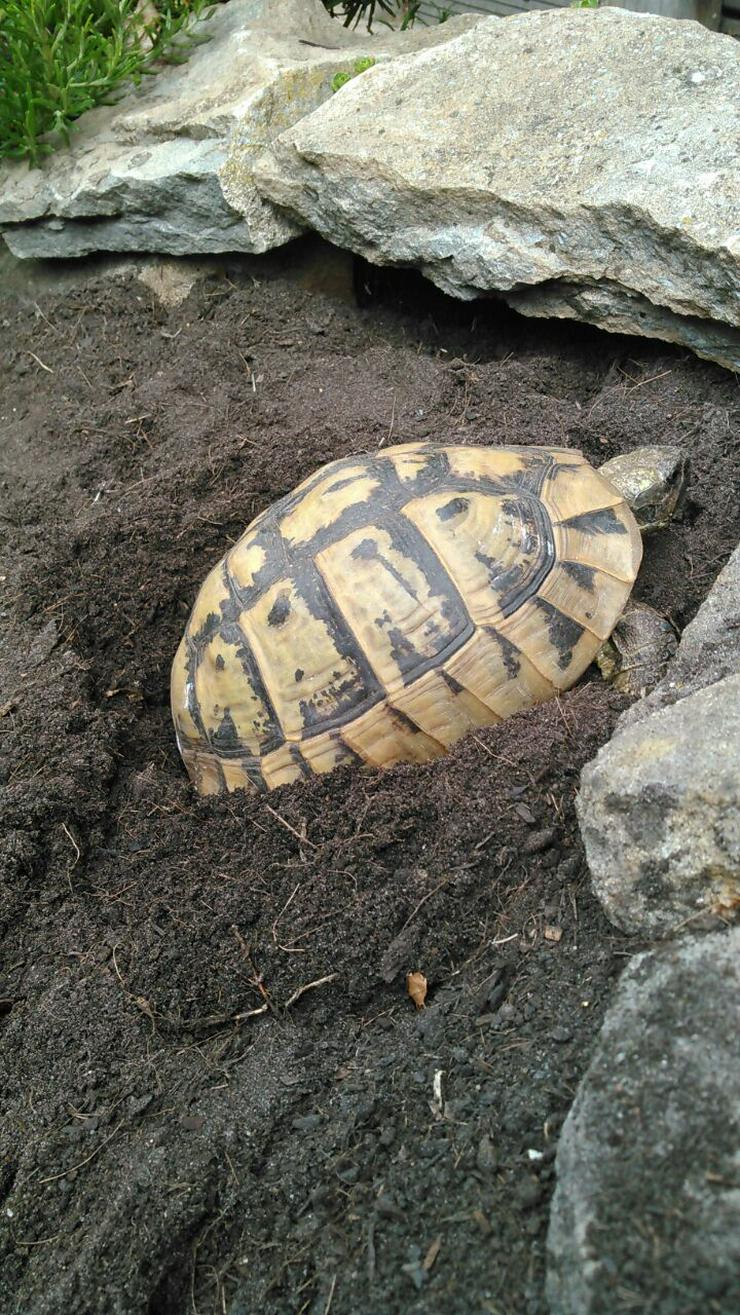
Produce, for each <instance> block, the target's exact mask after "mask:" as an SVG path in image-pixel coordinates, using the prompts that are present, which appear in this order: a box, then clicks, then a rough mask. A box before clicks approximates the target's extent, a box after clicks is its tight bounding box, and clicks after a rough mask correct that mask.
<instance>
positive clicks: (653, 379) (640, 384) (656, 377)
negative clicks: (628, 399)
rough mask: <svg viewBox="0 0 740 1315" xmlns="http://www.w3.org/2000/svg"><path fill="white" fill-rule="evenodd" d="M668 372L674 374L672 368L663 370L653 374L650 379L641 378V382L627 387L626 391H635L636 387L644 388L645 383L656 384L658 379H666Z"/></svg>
mask: <svg viewBox="0 0 740 1315" xmlns="http://www.w3.org/2000/svg"><path fill="white" fill-rule="evenodd" d="M667 374H673V371H672V370H661V372H660V374H651V375H650V378H649V379H641V380H640V382H639V384H633V385H632V387H631V388H627V389H626V392H628V393H634V391H635V389H636V388H644V387H645V384H654V383H655V380H656V379H664V378H665V376H666V375H667Z"/></svg>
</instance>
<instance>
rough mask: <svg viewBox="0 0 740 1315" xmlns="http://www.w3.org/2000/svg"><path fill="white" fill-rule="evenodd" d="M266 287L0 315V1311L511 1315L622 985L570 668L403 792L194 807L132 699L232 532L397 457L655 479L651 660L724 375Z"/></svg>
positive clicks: (629, 949)
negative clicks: (367, 465)
mask: <svg viewBox="0 0 740 1315" xmlns="http://www.w3.org/2000/svg"><path fill="white" fill-rule="evenodd" d="M289 250H290V253H291V255H290V261H288V260H287V259H286V254H285V253H282V254H281V255H279V256H275V257H268V258H262V259H254V260H250V259H248V258H245V259H244V260H241V261H239V262H237V263H234V264H231V265H229V264H226V265H224V266H223V267H222V268H220V269H214V270H212V271H211V272H210V273H208V275H207V276H206V277H203V278H201V279H200V280H199V281H198V282H196V283H195V285H194V287H193V288H192V290H191V291H190V293H189V295H188V296H187V297H186V299H185V300H181V301H180V302H179V303H177V304H172V301H173V300H174V299H170V304H169V305H168V306H167V305H164V304H163V303H162V301H161V300H160V299H159V297H158V296H157V295H156V292H155V291H154V290H153V288H154V287H155V286H156V279H150V281H149V284H143V283H142V282H141V281H140V280H138V279H137V278H135V277H134V276H133V274H132V275H130V276H124V275H119V276H118V277H117V278H116V279H111V278H109V277H107V276H106V274H105V271H104V269H101V268H100V267H93V268H91V269H89V270H88V271H87V272H82V273H80V272H79V271H78V272H77V273H76V274H75V275H74V276H73V277H72V276H69V275H66V276H65V281H64V282H63V283H61V282H60V283H59V284H58V285H57V284H55V282H54V280H53V279H49V278H48V277H44V278H43V279H40V280H39V281H38V282H33V280H32V276H30V275H29V276H26V275H23V277H21V276H20V275H19V274H18V273H17V272H16V273H15V274H14V277H13V278H12V279H8V280H7V281H6V287H5V291H4V293H3V294H2V300H1V301H0V320H2V329H3V339H2V348H1V351H2V364H3V369H2V375H1V377H0V425H1V426H2V432H3V449H2V457H1V462H2V471H1V472H0V481H1V483H0V492H1V495H2V500H1V503H0V511H1V517H0V535H1V536H2V540H3V542H2V559H3V563H4V565H3V567H2V575H3V577H4V578H3V581H2V584H3V591H4V603H3V611H4V617H3V620H4V626H3V633H2V638H0V733H1V734H2V744H3V755H2V764H1V765H0V774H1V793H0V812H1V813H2V831H1V834H2V840H0V855H2V864H3V874H4V878H5V880H4V884H3V893H2V911H1V917H2V923H1V927H2V938H3V939H2V955H1V956H0V957H1V960H2V966H3V978H2V984H1V985H0V1028H1V1029H2V1033H1V1037H0V1045H1V1046H2V1054H3V1065H4V1070H5V1073H4V1081H3V1083H2V1094H1V1095H0V1102H1V1113H2V1117H0V1141H1V1142H2V1151H3V1165H4V1168H3V1170H2V1172H1V1174H0V1192H1V1194H2V1203H1V1209H2V1216H1V1217H2V1221H3V1230H2V1241H1V1242H0V1247H1V1248H2V1257H1V1263H0V1307H1V1308H2V1310H3V1311H7V1312H9V1313H10V1312H16V1311H17V1312H23V1315H47V1313H48V1315H51V1313H52V1312H54V1313H55V1315H56V1313H57V1312H59V1311H61V1310H64V1311H67V1310H69V1311H75V1313H76V1315H182V1313H183V1312H185V1311H189V1312H195V1313H197V1315H206V1313H207V1312H208V1313H210V1312H212V1311H224V1312H227V1313H228V1315H252V1312H254V1311H256V1310H260V1311H263V1312H265V1315H284V1312H286V1311H287V1310H291V1311H296V1312H303V1313H305V1315H326V1312H329V1311H331V1312H332V1315H350V1312H352V1313H353V1315H356V1313H357V1312H361V1313H362V1315H372V1313H374V1312H380V1311H384V1312H385V1311H395V1310H399V1311H400V1310H403V1311H404V1312H408V1313H409V1315H414V1313H416V1315H422V1313H423V1315H428V1312H430V1311H436V1310H440V1311H441V1310H444V1311H445V1312H446V1313H447V1315H457V1313H458V1312H459V1315H463V1313H464V1315H470V1312H473V1311H475V1312H478V1311H480V1312H484V1313H486V1315H518V1312H526V1315H540V1313H543V1315H544V1311H545V1310H546V1306H545V1298H544V1266H545V1233H546V1227H547V1220H548V1209H549V1201H550V1197H551V1194H552V1189H553V1185H554V1184H553V1174H554V1169H553V1160H554V1155H555V1151H556V1148H557V1140H558V1132H559V1128H560V1126H561V1124H562V1121H563V1119H564V1117H565V1115H566V1114H567V1112H568V1109H569V1108H570V1105H571V1103H572V1100H573V1096H574V1093H575V1089H576V1086H577V1083H578V1081H579V1078H580V1076H581V1074H582V1073H583V1071H584V1069H585V1067H586V1066H587V1064H588V1062H589V1059H590V1057H591V1054H592V1051H593V1045H594V1040H595V1037H596V1034H597V1033H598V1029H599V1026H600V1023H601V1020H602V1018H603V1014H604V1011H605V1009H606V1007H607V1006H608V1004H609V1003H610V1001H611V1000H612V999H613V996H614V991H615V983H616V980H617V978H618V976H619V974H620V972H621V971H622V969H623V967H624V966H625V964H626V963H627V962H628V961H629V959H630V958H631V956H632V955H633V954H634V953H636V952H637V951H638V950H640V949H643V948H645V945H644V943H641V942H639V941H637V940H636V939H635V938H629V937H626V936H624V935H622V934H621V933H619V932H618V931H616V930H615V928H614V927H612V926H611V924H610V923H609V922H608V921H607V920H606V918H605V917H604V915H603V913H602V911H601V909H600V907H599V905H598V904H597V902H596V900H595V899H594V897H593V895H592V893H591V889H590V883H589V877H588V872H587V869H586V866H585V862H584V857H583V850H582V846H581V842H580V837H579V832H578V827H577V824H576V818H575V812H574V797H575V792H576V789H577V786H578V778H579V772H580V769H581V767H582V766H583V765H584V764H585V763H586V762H588V761H589V760H590V759H591V758H593V756H594V754H595V753H596V751H597V750H598V748H599V747H600V746H601V745H602V744H604V743H605V742H606V741H607V740H608V738H609V736H610V734H611V731H612V729H613V726H614V724H615V722H616V719H617V717H618V716H619V714H620V712H621V711H622V710H623V708H624V707H625V700H624V698H623V697H621V696H620V695H618V694H616V693H615V692H614V691H613V690H612V689H610V688H609V687H608V686H607V685H605V684H604V682H603V681H602V680H601V678H600V676H599V674H598V672H597V671H596V670H595V669H592V670H590V671H589V672H587V673H586V676H585V677H584V678H583V679H582V680H581V681H580V682H579V684H578V685H577V686H576V688H574V689H573V690H571V691H570V692H569V693H568V694H566V695H565V696H564V697H562V698H561V699H559V700H557V701H554V702H551V703H548V704H545V705H542V706H541V707H539V708H535V709H533V710H531V711H529V712H527V713H524V714H521V715H519V716H516V717H514V718H511V719H510V720H509V721H507V722H504V723H502V724H500V725H499V726H496V727H493V728H490V729H488V730H481V731H480V732H477V733H475V734H473V735H471V736H469V737H468V738H466V739H465V740H463V741H462V742H461V743H460V744H458V745H457V746H456V747H455V749H454V750H453V751H452V752H451V753H450V754H449V755H448V756H447V757H445V758H444V759H441V760H439V761H437V762H434V763H431V764H429V765H427V766H424V767H417V768H414V767H408V766H402V767H397V768H393V769H390V770H388V771H385V772H382V773H377V772H373V771H367V770H356V769H354V770H353V769H346V770H339V771H337V772H335V773H333V774H332V775H331V776H329V777H325V778H321V777H317V778H315V779H313V780H309V781H306V782H302V783H298V784H296V785H292V786H288V787H284V788H282V789H280V790H278V791H275V792H274V793H272V794H270V795H269V796H252V795H247V794H244V793H241V792H240V793H235V794H232V795H229V796H225V797H219V798H215V799H207V800H204V799H199V798H197V797H196V795H195V794H194V792H193V790H192V788H191V786H190V785H189V783H188V781H187V778H186V775H185V772H184V769H183V767H182V764H181V762H180V759H179V755H178V752H177V747H176V744H175V739H174V734H173V730H172V725H171V719H170V712H169V700H168V696H169V669H170V663H171V660H172V656H173V654H174V651H175V649H176V647H177V644H178V642H179V638H180V635H181V633H182V630H183V627H184V624H185V621H186V619H187V615H188V612H189V609H190V606H191V605H192V602H193V599H194V596H195V594H196V592H197V589H198V587H199V585H200V583H201V582H202V580H203V578H204V577H205V575H206V573H207V571H208V570H209V568H210V567H211V566H212V565H213V564H215V562H216V561H217V560H218V559H219V558H220V557H221V556H222V554H223V552H224V550H225V549H226V547H228V545H229V544H230V543H232V542H233V541H234V540H235V539H236V538H237V537H238V536H239V535H240V534H241V533H242V531H243V529H244V527H245V525H246V524H247V522H248V521H249V520H250V519H251V518H252V517H253V516H254V515H256V514H257V513H258V512H259V511H261V510H262V509H263V508H264V507H266V506H267V505H268V504H269V503H270V502H272V501H273V500H275V499H276V498H278V497H280V496H282V495H283V494H285V493H287V492H288V491H289V490H290V489H291V488H293V487H294V486H295V485H296V484H297V483H298V482H299V481H300V480H302V479H304V478H305V477H306V476H308V475H309V474H311V472H312V471H314V470H315V469H316V468H317V467H318V466H320V465H321V464H322V463H324V462H326V461H330V460H332V459H333V458H336V457H342V456H347V455H351V454H355V453H362V452H367V451H373V450H375V449H377V448H378V447H379V446H381V445H388V444H391V443H399V442H404V441H410V440H418V439H424V438H428V439H430V440H433V441H435V442H471V443H494V444H499V443H517V444H548V445H549V444H563V445H565V446H571V447H577V448H579V449H581V450H582V451H583V452H584V453H585V455H586V456H587V457H588V458H589V460H590V461H592V463H593V464H595V465H600V464H601V463H602V462H603V461H605V460H607V459H608V458H609V457H613V456H616V455H617V454H619V453H621V452H628V451H630V450H632V449H633V448H635V447H638V446H643V445H644V444H646V443H671V444H675V445H678V446H681V447H683V448H684V449H685V450H686V452H687V453H688V455H689V456H690V459H691V480H690V491H689V497H688V500H687V502H686V505H685V507H684V509H683V511H682V513H681V515H680V517H679V518H678V519H677V520H676V521H675V522H674V523H672V524H671V525H670V526H669V527H668V528H667V529H666V530H665V531H662V532H661V533H659V534H658V535H656V536H655V537H654V538H653V539H652V540H651V541H650V542H649V543H648V544H647V545H646V553H645V560H644V564H643V567H642V569H641V572H640V576H639V579H638V584H637V587H636V591H635V594H636V596H637V597H638V598H641V599H643V600H644V601H645V602H648V603H650V604H651V605H652V606H654V607H657V608H658V609H659V610H661V611H662V612H663V613H664V614H665V615H666V616H668V617H669V618H670V620H671V621H672V622H673V623H674V624H675V625H676V626H677V627H678V628H679V629H681V628H682V627H683V626H684V625H685V624H686V623H687V622H688V621H689V620H690V619H691V618H692V616H693V615H694V613H695V612H696V610H697V608H698V606H699V605H700V603H701V602H702V600H703V598H704V597H705V596H706V594H707V592H708V590H709V588H710V586H711V584H712V581H713V580H714V578H715V577H716V575H717V573H718V572H719V570H720V569H721V567H722V566H723V564H724V562H725V561H726V559H727V557H728V556H729V554H730V552H731V550H732V548H733V547H734V545H735V543H736V541H737V538H738V508H737V498H736V494H735V492H734V490H736V488H737V482H738V457H737V451H738V447H737V439H736V426H737V416H738V392H737V384H736V381H735V379H734V377H733V376H732V375H731V374H729V373H728V372H726V371H723V370H722V369H720V368H719V367H716V366H713V365H711V364H709V363H707V362H702V361H699V360H697V359H696V358H695V357H693V356H689V355H688V354H685V353H682V352H680V351H678V350H674V349H671V348H668V347H666V346H665V345H662V344H649V343H645V342H642V341H640V342H639V343H636V342H635V341H633V340H630V339H626V338H620V337H614V336H607V335H604V334H600V333H598V332H597V331H592V330H588V329H585V328H580V327H577V326H574V325H572V324H568V325H562V324H557V323H536V324H534V323H532V322H525V321H523V320H520V319H518V318H517V317H516V316H515V315H514V314H513V313H512V312H509V311H506V310H503V309H502V308H501V307H500V306H498V305H497V304H495V303H493V302H473V303H457V302H453V301H451V300H448V299H446V298H445V297H444V296H443V295H442V294H440V293H437V292H435V291H434V290H432V289H430V288H428V287H426V285H424V284H423V283H422V282H421V280H420V279H417V278H416V277H411V276H401V275H398V274H390V273H389V274H385V275H380V274H378V273H377V272H374V271H372V270H370V268H369V267H366V266H364V265H359V264H358V265H356V266H355V269H354V281H353V280H352V279H351V278H350V276H349V275H350V267H349V265H348V264H347V263H346V261H345V258H344V257H340V256H339V255H337V254H336V253H332V252H331V250H330V249H329V248H325V247H321V246H320V245H318V244H316V243H315V242H308V241H307V242H305V243H300V244H298V245H297V246H294V247H292V248H290V249H289ZM288 267H290V269H291V271H292V272H291V273H290V274H289V273H288V272H286V271H287V269H288ZM409 973H421V974H423V975H424V977H425V978H426V979H427V993H426V1000H425V1003H424V1005H423V1007H421V1008H418V1009H417V1008H416V1007H415V1004H414V1002H413V1001H412V999H411V998H410V996H409V994H408V992H407V983H406V977H407V974H409ZM627 1172H629V1164H625V1173H627ZM656 1263H658V1262H657V1261H656ZM707 1309H708V1310H711V1300H710V1301H709V1304H708V1306H707Z"/></svg>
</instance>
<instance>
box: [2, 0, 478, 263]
mask: <svg viewBox="0 0 740 1315" xmlns="http://www.w3.org/2000/svg"><path fill="white" fill-rule="evenodd" d="M475 21H476V20H475V19H470V18H468V19H465V18H461V19H456V20H455V21H454V22H453V23H452V24H451V25H450V24H444V25H443V26H442V27H439V28H433V29H426V30H425V31H421V32H420V33H411V32H409V33H394V32H388V31H387V30H385V32H386V34H385V36H383V37H382V38H380V39H377V40H374V39H373V38H371V37H369V36H368V35H367V33H364V34H363V33H353V32H348V31H346V30H345V29H344V28H343V27H342V26H341V24H340V23H339V22H337V21H335V20H333V19H331V18H330V17H329V15H328V14H327V12H326V10H325V9H324V6H323V4H322V3H321V0H230V3H229V4H227V5H223V6H220V7H218V8H217V9H216V10H215V11H214V14H213V17H212V18H211V19H210V20H209V21H208V22H204V23H202V24H201V31H202V35H203V36H204V37H207V40H205V41H204V43H203V44H202V45H200V46H198V47H197V48H196V49H195V50H194V51H193V53H192V54H191V56H190V58H189V59H188V61H187V63H185V64H182V65H167V66H164V67H163V68H162V69H161V70H160V71H159V72H158V73H157V76H156V77H154V78H146V79H145V80H144V82H143V84H142V86H141V87H140V88H138V89H135V90H132V91H130V92H129V93H128V94H127V95H126V96H125V97H124V98H123V99H122V100H120V101H119V102H118V103H117V104H116V105H113V106H101V107H99V108H98V109H95V110H90V111H89V112H88V113H87V114H85V115H83V116H82V118H81V119H79V120H78V121H77V123H76V124H75V126H74V128H73V132H72V142H71V145H70V147H69V148H68V149H64V150H60V151H57V152H55V154H53V155H51V156H50V157H48V158H47V159H46V160H45V161H44V162H43V164H42V166H41V168H39V169H29V168H28V166H27V165H26V164H14V165H11V166H8V167H6V168H5V169H3V170H0V230H1V231H2V232H3V236H4V238H5V241H6V242H7V244H8V246H9V247H10V249H11V251H12V252H13V253H14V254H15V255H17V256H24V257H29V256H40V257H47V256H82V255H86V254H88V253H89V252H92V251H149V252H163V253H169V254H172V255H187V254H204V253H207V252H223V251H249V252H255V251H266V250H268V249H269V248H270V247H274V246H278V245H280V244H281V243H283V242H285V241H287V240H288V239H289V238H290V237H293V236H295V234H296V233H298V232H300V231H301V225H300V223H298V222H296V221H295V220H294V219H291V218H289V217H288V216H286V215H284V214H278V213H276V212H275V210H274V208H273V207H272V206H271V205H270V204H269V203H267V202H265V201H263V200H262V199H260V197H259V196H258V195H257V193H256V191H255V189H254V187H253V185H252V182H251V174H250V167H249V166H250V161H251V159H252V158H253V157H254V156H256V155H258V154H259V153H260V152H261V151H262V150H263V149H264V147H265V146H266V145H267V143H269V142H270V141H271V140H272V137H273V136H274V135H275V134H276V133H279V132H282V131H283V130H284V129H285V128H287V127H289V126H290V125H291V124H293V123H295V121H296V120H297V119H299V118H300V117H301V115H303V114H307V113H309V112H310V111H311V110H313V109H315V108H316V106H317V105H320V104H321V102H322V101H323V100H326V99H327V97H329V96H331V95H332V85H331V84H332V78H333V77H334V75H335V74H336V73H337V72H340V71H345V70H346V71H351V70H352V69H353V67H354V64H355V61H356V60H357V58H358V57H359V56H361V55H367V54H372V55H373V56H374V57H375V58H376V59H377V60H379V61H380V60H383V59H386V60H387V59H390V58H392V57H393V56H394V55H395V54H397V53H404V52H408V51H409V50H413V49H417V48H419V47H424V46H426V45H430V44H434V43H435V42H439V41H444V40H449V39H450V38H451V37H452V36H454V35H455V34H456V33H457V32H460V31H464V30H466V29H467V28H468V27H470V26H471V25H473V24H474V23H475ZM232 138H233V140H234V153H233V155H232V157H231V159H230V161H229V162H228V163H227V159H226V157H227V149H228V146H229V143H230V141H231V140H232ZM222 171H223V187H222V185H221V182H220V180H219V175H220V174H221V172H222Z"/></svg>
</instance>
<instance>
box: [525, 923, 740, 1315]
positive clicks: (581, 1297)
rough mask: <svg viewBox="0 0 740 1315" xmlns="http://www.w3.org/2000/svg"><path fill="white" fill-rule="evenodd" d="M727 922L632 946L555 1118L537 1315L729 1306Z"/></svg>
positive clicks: (733, 1185) (735, 1296) (738, 1260)
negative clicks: (655, 947)
mask: <svg viewBox="0 0 740 1315" xmlns="http://www.w3.org/2000/svg"><path fill="white" fill-rule="evenodd" d="M739 998H740V928H738V929H735V930H732V931H729V932H727V933H721V932H718V933H716V934H712V935H707V936H704V937H701V938H699V939H692V940H691V941H689V942H686V941H684V942H682V943H681V944H680V946H670V947H663V948H661V950H659V951H656V952H653V953H650V954H643V955H640V956H638V957H637V958H636V959H634V960H633V961H632V963H631V964H630V965H629V967H628V968H627V970H626V971H625V973H624V975H623V977H622V979H621V981H620V983H619V987H618V992H617V997H616V1000H615V1002H614V1004H613V1006H612V1008H611V1009H610V1010H609V1013H608V1014H607V1017H606V1020H605V1022H604V1026H603V1029H602V1032H601V1035H600V1037H599V1040H598V1043H597V1047H596V1053H595V1055H594V1057H593V1060H592V1062H591V1064H590V1066H589V1069H588V1071H587V1073H586V1075H585V1077H584V1078H583V1080H582V1082H581V1085H580V1088H579V1090H578V1093H577V1095H576V1099H575V1102H574V1104H573V1107H572V1109H571V1111H570V1114H569V1115H568V1118H567V1120H566V1122H565V1124H564V1126H563V1131H562V1135H561V1139H560V1144H559V1147H558V1154H557V1161H556V1169H557V1178H558V1183H557V1188H556V1190H555V1195H554V1198H553V1203H552V1211H551V1216H550V1230H549V1236H548V1253H549V1255H548V1258H549V1268H548V1278H547V1295H548V1299H549V1305H550V1312H551V1315H616V1312H618V1311H624V1312H627V1311H645V1312H647V1311H649V1312H650V1315H697V1313H698V1312H702V1313H704V1312H706V1313H707V1315H709V1312H716V1313H717V1315H725V1312H726V1315H729V1313H730V1311H736V1310H740V1177H739V1176H738V1174H739V1171H740V1159H739V1157H738V1146H739V1145H740V1064H739V1063H738V1043H737V1005H738V999H739Z"/></svg>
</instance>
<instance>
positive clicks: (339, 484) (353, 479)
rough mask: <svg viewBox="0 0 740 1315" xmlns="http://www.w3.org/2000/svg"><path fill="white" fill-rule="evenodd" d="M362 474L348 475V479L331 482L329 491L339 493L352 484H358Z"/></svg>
mask: <svg viewBox="0 0 740 1315" xmlns="http://www.w3.org/2000/svg"><path fill="white" fill-rule="evenodd" d="M361 478H362V476H361V475H348V476H347V478H346V479H338V480H337V481H336V483H335V484H330V485H329V487H328V489H327V490H326V491H327V493H339V491H340V489H346V488H348V487H349V485H350V484H356V483H357V480H358V479H361Z"/></svg>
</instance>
